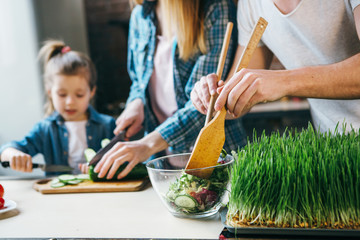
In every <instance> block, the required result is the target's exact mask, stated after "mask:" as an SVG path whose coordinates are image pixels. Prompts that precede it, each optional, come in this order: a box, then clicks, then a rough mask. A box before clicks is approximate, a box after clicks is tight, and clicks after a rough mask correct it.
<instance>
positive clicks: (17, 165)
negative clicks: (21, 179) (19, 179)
mask: <svg viewBox="0 0 360 240" xmlns="http://www.w3.org/2000/svg"><path fill="white" fill-rule="evenodd" d="M1 160H2V161H8V162H9V163H10V168H11V169H13V170H15V171H20V172H32V158H31V156H30V155H29V154H26V153H23V152H21V151H19V150H17V149H15V148H7V149H5V150H4V151H3V152H2V154H1Z"/></svg>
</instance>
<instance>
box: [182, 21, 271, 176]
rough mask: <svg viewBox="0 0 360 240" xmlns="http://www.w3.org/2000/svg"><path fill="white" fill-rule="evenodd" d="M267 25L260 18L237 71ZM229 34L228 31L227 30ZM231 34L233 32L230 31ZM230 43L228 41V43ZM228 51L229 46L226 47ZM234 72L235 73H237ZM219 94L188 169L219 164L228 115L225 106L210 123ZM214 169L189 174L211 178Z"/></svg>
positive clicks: (211, 105) (245, 64)
mask: <svg viewBox="0 0 360 240" xmlns="http://www.w3.org/2000/svg"><path fill="white" fill-rule="evenodd" d="M266 26H267V21H266V20H265V19H264V18H261V17H260V18H259V20H258V22H257V24H256V26H255V27H254V29H253V31H252V34H251V37H250V40H249V42H248V44H247V45H246V48H245V49H244V52H243V53H242V55H241V57H240V60H239V63H238V64H237V66H236V70H235V73H236V72H238V71H240V69H242V68H245V67H247V66H248V65H249V62H250V59H251V57H252V54H253V53H254V51H255V49H256V47H257V45H258V43H259V41H260V39H261V37H262V35H263V33H264V31H265V29H266ZM226 33H227V34H228V31H226ZM227 34H226V35H225V39H224V43H223V48H222V51H221V55H220V61H219V64H218V69H217V76H218V79H220V77H221V75H219V74H218V73H219V72H220V73H222V70H223V67H224V64H223V63H222V65H221V64H220V63H221V62H222V61H224V62H225V60H222V58H224V59H225V57H226V55H225V54H224V53H223V51H225V50H224V45H225V44H226V38H227V37H229V38H230V36H227ZM229 34H230V35H231V32H230V33H229ZM227 44H228V43H227ZM226 51H227V47H226ZM235 73H234V75H235ZM216 97H217V95H215V96H212V97H211V99H210V104H209V108H208V109H209V110H208V111H209V112H211V113H209V112H208V114H207V117H206V122H205V126H204V127H203V128H202V129H201V131H200V133H199V135H198V137H197V139H196V142H195V147H194V150H193V151H192V153H191V155H190V159H189V161H188V163H187V165H186V169H187V170H190V169H196V168H206V167H212V166H215V165H216V164H217V161H218V159H219V156H220V153H221V150H222V147H223V146H224V143H225V116H226V109H225V107H223V108H222V109H221V110H220V111H219V112H217V114H216V115H215V117H214V118H213V119H212V120H211V121H210V122H209V123H208V121H209V119H210V118H211V116H212V112H213V109H214V104H215V100H216ZM212 171H213V168H209V169H204V170H201V171H189V172H188V173H189V174H192V175H196V176H198V177H201V178H209V177H210V175H211V173H212Z"/></svg>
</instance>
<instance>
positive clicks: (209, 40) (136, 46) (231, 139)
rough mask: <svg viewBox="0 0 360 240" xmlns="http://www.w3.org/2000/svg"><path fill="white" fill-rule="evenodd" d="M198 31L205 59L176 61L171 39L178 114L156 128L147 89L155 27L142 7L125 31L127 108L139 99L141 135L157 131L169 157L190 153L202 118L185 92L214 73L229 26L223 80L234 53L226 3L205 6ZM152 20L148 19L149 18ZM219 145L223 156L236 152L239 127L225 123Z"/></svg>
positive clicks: (232, 13)
mask: <svg viewBox="0 0 360 240" xmlns="http://www.w3.org/2000/svg"><path fill="white" fill-rule="evenodd" d="M204 9H205V11H204V12H205V19H204V30H205V34H206V35H205V36H206V38H205V39H206V48H207V53H206V54H201V53H200V52H199V53H197V54H196V55H194V56H193V57H191V58H190V59H189V60H187V61H186V62H185V61H183V60H182V59H180V58H179V53H178V49H177V41H176V39H175V42H174V46H173V50H172V56H173V61H174V87H175V94H176V102H177V105H178V110H177V111H176V112H175V113H174V114H173V115H172V116H171V117H169V118H168V119H167V120H166V121H165V122H163V123H162V124H159V122H158V121H157V119H156V117H155V115H154V113H153V111H152V109H151V104H150V98H149V96H148V94H149V93H148V90H147V87H148V83H149V80H150V77H151V74H152V71H153V65H154V63H153V58H154V52H155V47H156V26H155V24H154V22H153V21H152V20H151V19H153V17H154V16H153V15H152V16H151V15H148V16H147V17H144V15H143V11H142V6H141V5H138V6H136V7H135V8H134V10H133V12H132V14H131V18H130V27H129V43H128V72H129V75H130V78H131V80H132V86H131V90H130V95H129V98H128V100H127V103H129V102H131V101H133V100H134V99H136V98H140V99H142V101H143V103H144V106H145V109H144V111H145V122H144V127H145V131H146V132H147V133H148V132H151V131H154V130H156V131H158V132H159V133H160V134H161V136H162V138H163V139H164V140H165V141H166V142H167V143H168V144H169V145H170V149H169V150H170V151H171V152H173V153H181V152H190V151H191V149H192V147H193V145H194V143H195V140H196V138H197V136H198V134H199V132H200V130H201V128H202V127H203V126H204V123H205V116H204V115H202V114H201V113H199V112H198V111H197V110H196V109H195V107H194V106H193V104H192V102H191V100H190V92H191V90H192V88H193V87H194V84H195V82H196V81H198V80H200V78H201V77H202V76H206V75H207V74H209V73H214V72H216V68H217V64H218V61H219V57H220V52H221V47H222V42H223V39H224V35H225V32H226V26H227V23H228V22H229V21H230V22H233V23H234V28H233V29H234V30H233V33H232V36H231V41H230V45H229V50H228V54H227V59H226V62H225V67H224V74H223V79H225V77H226V74H227V73H228V71H229V70H230V67H231V63H232V59H233V57H234V54H235V51H236V47H237V32H236V31H237V27H236V7H235V5H234V4H233V1H232V0H220V1H213V0H207V1H205V5H204ZM151 14H154V13H151ZM225 136H226V140H225V145H224V148H225V149H226V150H227V151H230V150H237V149H238V148H239V147H242V146H244V145H245V144H246V135H245V131H244V129H243V127H242V121H241V120H240V119H237V120H226V122H225Z"/></svg>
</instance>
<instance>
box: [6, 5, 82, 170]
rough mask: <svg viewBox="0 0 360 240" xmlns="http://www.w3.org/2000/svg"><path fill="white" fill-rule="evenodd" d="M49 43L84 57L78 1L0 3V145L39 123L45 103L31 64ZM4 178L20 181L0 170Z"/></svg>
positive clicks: (37, 73) (39, 159)
mask: <svg viewBox="0 0 360 240" xmlns="http://www.w3.org/2000/svg"><path fill="white" fill-rule="evenodd" d="M48 38H60V39H62V40H64V41H65V42H66V43H67V44H68V45H69V46H70V47H71V48H72V49H74V50H79V51H82V52H86V53H87V52H88V46H87V33H86V22H85V13H84V3H83V0H61V1H59V0H33V1H29V0H15V1H14V0H1V1H0V100H1V101H0V145H2V144H4V143H6V142H8V141H11V140H18V139H21V138H22V137H23V136H24V135H25V134H27V133H28V132H29V131H30V129H31V128H32V126H33V125H34V124H35V123H36V122H38V121H39V120H41V119H42V118H43V105H44V99H45V98H44V93H43V86H42V79H41V74H42V73H41V72H40V67H39V64H38V62H37V59H36V58H37V52H38V50H39V48H40V47H41V43H42V42H43V41H44V40H46V39H48ZM34 162H43V159H42V157H41V156H40V157H37V158H35V159H34ZM4 174H6V175H9V174H10V175H13V174H17V175H19V174H18V173H16V172H15V171H11V170H9V169H6V170H5V169H2V168H1V167H0V175H4ZM34 174H42V173H41V172H40V171H35V173H34ZM20 175H23V174H20ZM26 176H29V174H26Z"/></svg>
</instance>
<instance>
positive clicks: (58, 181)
mask: <svg viewBox="0 0 360 240" xmlns="http://www.w3.org/2000/svg"><path fill="white" fill-rule="evenodd" d="M87 180H90V177H89V174H79V175H71V174H63V175H60V176H58V177H57V178H54V179H53V180H51V183H50V187H52V188H59V187H64V186H66V185H77V184H79V183H81V182H83V181H87Z"/></svg>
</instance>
